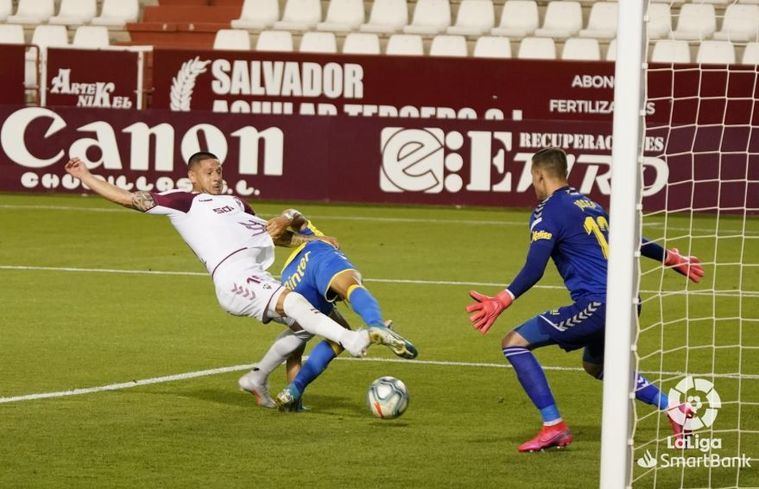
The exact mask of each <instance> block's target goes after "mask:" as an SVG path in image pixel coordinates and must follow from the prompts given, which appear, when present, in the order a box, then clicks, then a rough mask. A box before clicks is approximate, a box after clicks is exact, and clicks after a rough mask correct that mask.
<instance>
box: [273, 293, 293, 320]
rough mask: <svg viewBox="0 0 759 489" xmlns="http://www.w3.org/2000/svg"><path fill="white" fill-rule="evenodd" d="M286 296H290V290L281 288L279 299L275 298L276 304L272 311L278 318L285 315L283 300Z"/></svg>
mask: <svg viewBox="0 0 759 489" xmlns="http://www.w3.org/2000/svg"><path fill="white" fill-rule="evenodd" d="M288 295H290V289H284V288H283V290H282V293H281V294H279V297H277V304H276V306H275V307H274V310H275V311H276V312H277V314H279V315H280V316H284V315H285V299H286V298H287V296H288Z"/></svg>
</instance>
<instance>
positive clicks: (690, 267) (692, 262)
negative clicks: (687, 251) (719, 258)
mask: <svg viewBox="0 0 759 489" xmlns="http://www.w3.org/2000/svg"><path fill="white" fill-rule="evenodd" d="M664 265H665V266H668V267H672V269H673V270H674V271H676V272H677V273H679V274H682V275H685V276H686V277H688V278H689V279H691V280H692V281H693V282H696V283H698V282H700V281H701V277H703V276H704V268H703V267H702V266H701V261H700V260H699V259H698V258H696V257H695V256H683V255H681V254H680V250H678V249H677V248H672V249H671V250H667V256H666V257H665V259H664Z"/></svg>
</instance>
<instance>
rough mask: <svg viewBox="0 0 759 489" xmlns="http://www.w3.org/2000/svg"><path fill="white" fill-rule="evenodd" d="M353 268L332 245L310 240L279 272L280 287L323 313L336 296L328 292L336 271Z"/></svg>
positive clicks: (330, 308) (329, 309)
mask: <svg viewBox="0 0 759 489" xmlns="http://www.w3.org/2000/svg"><path fill="white" fill-rule="evenodd" d="M355 269H356V267H354V266H353V264H352V263H351V262H350V260H348V258H347V257H346V256H345V255H344V254H343V253H342V252H341V251H340V250H338V249H336V248H335V247H334V246H332V245H330V244H328V243H325V242H324V241H318V240H317V241H312V242H310V243H308V244H307V245H306V246H305V247H303V249H302V250H301V251H300V253H298V255H297V256H296V257H295V258H294V259H293V260H292V261H291V262H290V263H289V264H288V265H287V266H286V267H285V269H284V270H282V278H281V282H282V285H284V286H285V287H287V288H288V289H290V290H292V291H294V292H297V293H299V294H300V295H302V296H303V297H305V298H306V300H307V301H308V302H310V303H311V305H312V306H314V307H315V308H316V309H318V310H319V311H320V312H322V313H323V314H329V313H330V312H331V311H332V309H333V308H334V304H333V303H334V301H335V300H336V299H337V297H336V296H335V295H334V294H332V293H330V291H329V287H330V285H331V284H332V280H333V279H334V278H335V276H336V275H337V274H339V273H340V272H344V271H345V270H355Z"/></svg>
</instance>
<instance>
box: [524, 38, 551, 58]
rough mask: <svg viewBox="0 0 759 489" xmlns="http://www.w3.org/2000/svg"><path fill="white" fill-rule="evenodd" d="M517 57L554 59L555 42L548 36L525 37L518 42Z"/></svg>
mask: <svg viewBox="0 0 759 489" xmlns="http://www.w3.org/2000/svg"><path fill="white" fill-rule="evenodd" d="M517 58H519V59H556V43H555V42H554V40H553V39H552V38H550V37H525V38H524V39H522V42H520V43H519V51H518V52H517Z"/></svg>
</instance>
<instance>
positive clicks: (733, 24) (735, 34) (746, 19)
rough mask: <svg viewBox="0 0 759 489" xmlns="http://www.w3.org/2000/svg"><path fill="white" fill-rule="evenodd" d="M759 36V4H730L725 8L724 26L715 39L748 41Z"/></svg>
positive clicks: (716, 33) (715, 35) (715, 34)
mask: <svg viewBox="0 0 759 489" xmlns="http://www.w3.org/2000/svg"><path fill="white" fill-rule="evenodd" d="M758 38H759V5H737V4H733V5H729V6H728V7H727V9H725V17H724V20H723V21H722V28H721V29H720V30H719V32H715V33H714V39H718V40H724V41H735V42H746V41H755V40H757V39H758Z"/></svg>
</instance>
